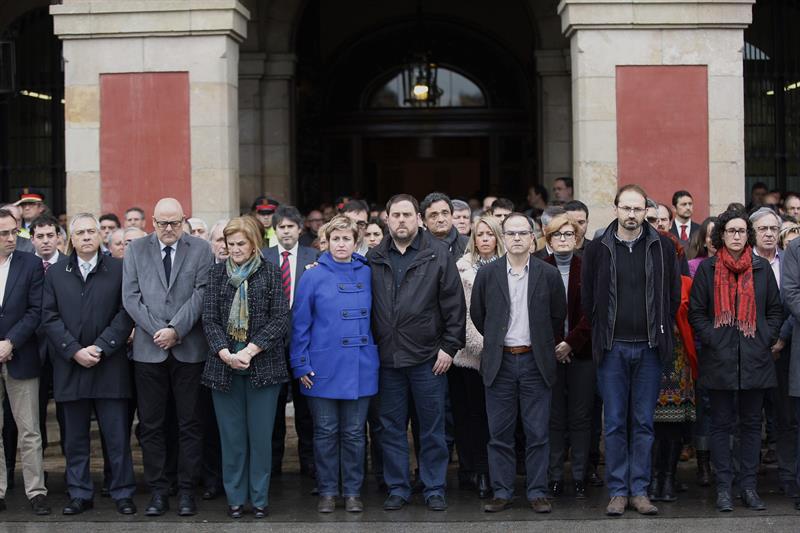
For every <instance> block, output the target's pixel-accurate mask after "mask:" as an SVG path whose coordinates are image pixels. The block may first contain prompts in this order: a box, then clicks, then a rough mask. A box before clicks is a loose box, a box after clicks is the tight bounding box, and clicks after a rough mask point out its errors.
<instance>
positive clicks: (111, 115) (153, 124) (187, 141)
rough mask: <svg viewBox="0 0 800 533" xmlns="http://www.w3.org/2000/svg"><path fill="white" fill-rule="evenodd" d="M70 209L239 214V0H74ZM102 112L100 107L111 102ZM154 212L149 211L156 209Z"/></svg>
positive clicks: (67, 26) (65, 29)
mask: <svg viewBox="0 0 800 533" xmlns="http://www.w3.org/2000/svg"><path fill="white" fill-rule="evenodd" d="M50 12H51V14H52V15H53V18H54V30H55V34H56V35H58V36H59V37H60V38H61V39H62V40H63V41H64V78H65V80H64V81H65V113H66V132H65V139H66V170H67V210H68V212H70V213H75V212H77V211H90V212H94V213H100V212H106V211H112V212H117V213H119V214H122V211H124V209H125V208H126V207H129V206H131V205H139V206H141V207H142V208H144V209H145V210H146V211H150V210H151V209H152V206H153V202H154V201H155V200H156V199H158V198H159V197H161V196H167V195H170V196H175V197H177V198H178V199H179V200H181V201H182V202H183V203H184V210H185V211H186V214H187V216H188V215H190V214H191V216H195V217H200V218H203V219H205V220H207V221H208V222H209V223H213V222H214V221H215V220H216V219H218V218H222V217H227V216H230V215H232V214H238V206H239V121H238V115H237V107H238V103H237V93H238V84H239V43H241V42H242V41H243V40H244V38H245V36H246V32H247V20H248V18H249V16H250V15H249V12H248V11H247V9H246V8H244V7H243V6H242V4H241V3H239V2H238V1H237V0H192V1H173V0H163V1H162V0H64V2H63V3H62V4H60V5H53V6H51V8H50ZM101 111H102V112H101ZM151 214H152V213H151V212H148V213H147V218H149V216H150V215H151Z"/></svg>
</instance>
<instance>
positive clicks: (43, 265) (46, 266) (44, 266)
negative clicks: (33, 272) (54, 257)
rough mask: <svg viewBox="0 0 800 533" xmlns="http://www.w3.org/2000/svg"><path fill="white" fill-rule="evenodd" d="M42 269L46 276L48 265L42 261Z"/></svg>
mask: <svg viewBox="0 0 800 533" xmlns="http://www.w3.org/2000/svg"><path fill="white" fill-rule="evenodd" d="M42 267H43V268H44V273H45V274H47V269H48V268H50V263H49V262H47V261H45V260H44V259H42Z"/></svg>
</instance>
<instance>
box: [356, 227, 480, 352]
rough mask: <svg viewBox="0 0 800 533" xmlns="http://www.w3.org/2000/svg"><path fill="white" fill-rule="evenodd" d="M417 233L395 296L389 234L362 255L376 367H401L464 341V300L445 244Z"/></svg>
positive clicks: (455, 349) (459, 345)
mask: <svg viewBox="0 0 800 533" xmlns="http://www.w3.org/2000/svg"><path fill="white" fill-rule="evenodd" d="M419 231H420V237H421V241H420V247H419V251H418V252H417V256H416V257H415V258H414V260H413V262H412V263H411V265H410V266H409V268H408V271H407V272H406V275H405V277H404V278H403V282H402V284H401V285H400V288H399V289H397V294H395V284H394V273H393V271H392V263H391V260H390V259H389V244H390V243H391V237H386V238H385V239H383V242H381V243H380V244H379V245H378V246H376V247H375V248H373V249H372V250H370V252H369V253H368V254H367V259H368V260H369V265H370V268H371V269H372V334H373V335H374V336H375V342H376V343H377V344H378V349H379V351H380V356H381V365H382V366H386V367H389V368H403V367H407V366H413V365H418V364H420V363H423V362H425V361H427V360H428V359H430V358H431V357H435V356H436V354H437V353H438V352H439V350H440V349H442V350H444V351H445V352H447V353H448V354H450V355H451V356H455V354H456V352H457V351H458V350H460V349H461V348H463V347H464V345H465V343H466V316H467V304H466V302H465V300H464V289H463V288H462V286H461V278H460V277H459V275H458V269H457V268H456V263H455V261H454V260H453V259H452V258H451V257H450V253H449V250H448V247H447V245H446V244H445V243H444V242H442V241H439V240H438V239H436V238H435V237H433V236H432V235H431V234H430V233H428V232H427V231H423V230H422V229H420V230H419Z"/></svg>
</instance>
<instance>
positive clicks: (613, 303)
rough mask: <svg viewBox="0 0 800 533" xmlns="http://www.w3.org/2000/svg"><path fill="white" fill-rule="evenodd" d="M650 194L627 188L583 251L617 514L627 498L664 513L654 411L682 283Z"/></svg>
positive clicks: (611, 507)
mask: <svg viewBox="0 0 800 533" xmlns="http://www.w3.org/2000/svg"><path fill="white" fill-rule="evenodd" d="M646 197H647V195H646V194H645V192H644V191H643V190H642V189H641V187H639V186H637V185H626V186H624V187H622V188H621V189H620V190H619V192H618V193H617V196H616V198H615V199H614V212H615V213H616V216H617V219H616V220H615V221H614V222H612V223H611V224H609V226H608V228H607V229H606V231H605V233H604V234H603V235H602V237H600V238H599V239H595V240H593V241H592V242H590V243H589V245H588V246H587V248H586V250H585V251H584V253H583V268H582V282H581V285H582V292H581V304H582V305H583V308H584V312H585V313H586V316H588V317H591V320H592V352H593V356H594V360H595V362H596V363H597V385H598V388H599V390H600V394H601V396H602V398H603V403H604V405H605V439H606V440H605V442H606V446H605V449H606V480H607V484H608V490H609V494H610V496H611V501H610V502H609V504H608V507H607V509H606V513H607V514H608V515H610V516H619V515H621V514H622V513H624V512H625V507H626V506H627V504H628V497H630V503H631V505H632V506H633V507H634V508H636V510H637V511H638V512H639V513H641V514H647V515H652V514H656V513H657V512H658V509H656V507H655V506H654V505H653V504H652V503H650V500H649V499H648V498H647V486H648V485H649V484H650V450H651V448H652V446H653V438H654V432H653V415H654V411H655V405H656V400H657V398H658V391H659V386H660V383H661V369H662V366H663V365H664V364H666V363H667V362H669V361H671V358H672V349H673V341H672V325H673V321H674V317H675V313H676V311H677V310H678V305H679V304H680V294H681V286H680V275H679V271H678V267H677V260H676V255H675V247H674V246H673V245H672V242H671V241H670V240H669V238H668V237H664V236H661V235H659V233H658V231H656V230H655V229H654V228H653V227H651V226H650V225H649V224H643V222H644V216H645V202H646ZM629 421H630V429H629V427H628V426H629Z"/></svg>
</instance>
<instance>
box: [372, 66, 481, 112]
mask: <svg viewBox="0 0 800 533" xmlns="http://www.w3.org/2000/svg"><path fill="white" fill-rule="evenodd" d="M437 84H438V86H439V89H440V90H441V91H442V95H441V96H440V97H439V101H438V103H437V105H436V107H486V105H487V103H486V96H485V95H484V93H483V91H482V90H481V88H480V87H478V85H477V84H476V83H475V82H474V81H472V80H470V79H469V78H467V77H466V76H464V75H463V74H459V73H458V72H456V71H454V70H451V69H449V68H445V67H439V68H438V75H437ZM367 107H369V108H371V109H381V108H383V109H387V108H388V109H391V108H413V107H414V106H412V105H411V104H409V103H406V101H405V95H404V94H403V71H402V70H398V71H396V72H395V74H394V75H393V76H392V77H391V78H390V79H389V81H387V82H386V83H384V84H383V85H380V86H379V87H378V89H377V90H375V91H374V92H373V93H372V94H370V95H369V99H368V100H367Z"/></svg>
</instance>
